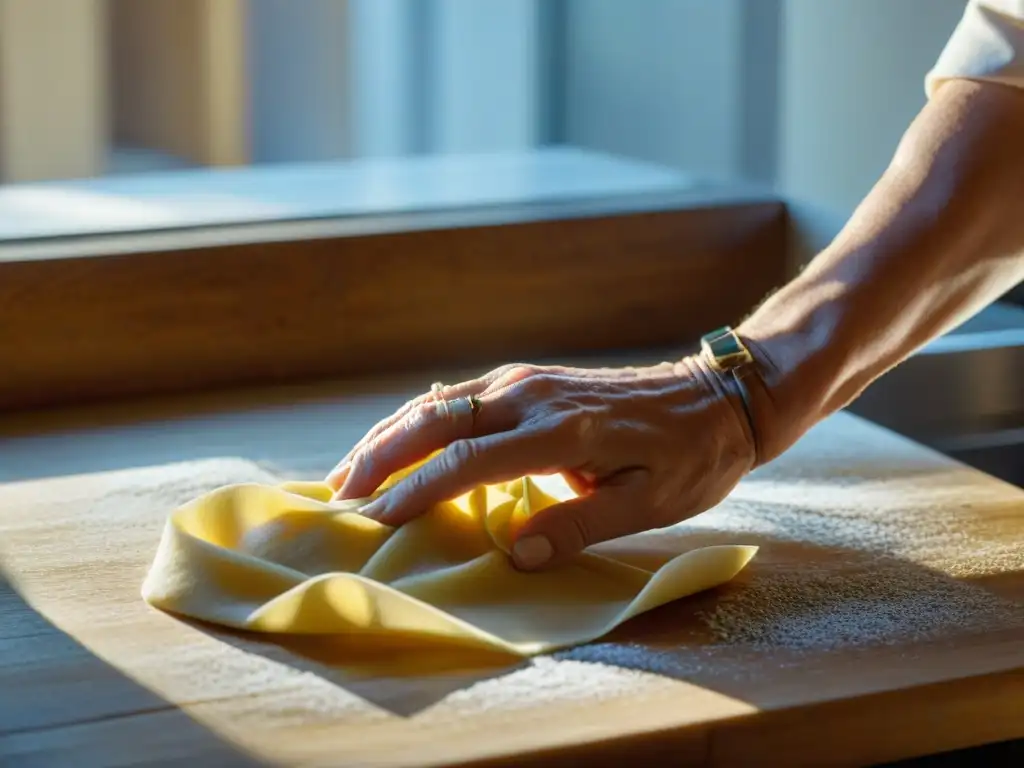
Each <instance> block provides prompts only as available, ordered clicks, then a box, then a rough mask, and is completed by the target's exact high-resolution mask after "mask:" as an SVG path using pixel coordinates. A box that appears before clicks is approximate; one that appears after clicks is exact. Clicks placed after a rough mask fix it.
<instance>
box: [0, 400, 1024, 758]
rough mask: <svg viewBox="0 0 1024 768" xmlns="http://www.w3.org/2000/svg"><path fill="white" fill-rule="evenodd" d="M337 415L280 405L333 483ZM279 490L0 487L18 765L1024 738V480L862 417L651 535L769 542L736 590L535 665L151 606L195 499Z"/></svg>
mask: <svg viewBox="0 0 1024 768" xmlns="http://www.w3.org/2000/svg"><path fill="white" fill-rule="evenodd" d="M318 407H320V406H318ZM388 408H390V405H389V406H388ZM318 413H319V416H318V417H317V419H315V420H311V419H310V417H309V412H308V411H307V412H303V411H302V409H301V408H300V409H296V410H293V411H289V412H282V411H280V410H275V411H274V413H273V415H272V416H269V417H266V418H270V419H272V420H273V424H274V426H273V427H272V428H270V429H268V430H267V433H268V434H271V433H272V434H274V435H275V436H277V437H278V438H280V440H282V441H283V442H285V443H287V444H289V445H294V446H296V447H295V448H294V449H293V451H292V452H293V453H294V454H295V458H296V462H295V466H300V465H301V466H304V467H306V468H307V469H309V470H310V471H311V472H312V473H314V474H322V472H323V471H325V469H326V466H320V464H323V462H324V459H323V458H321V459H319V460H317V459H309V460H306V461H304V460H303V459H302V456H301V455H300V454H301V453H302V445H303V444H304V443H303V439H305V440H306V441H307V443H306V445H307V446H308V449H309V455H310V456H322V452H323V451H322V449H323V446H322V445H316V443H317V440H318V439H320V438H318V437H317V436H316V435H318V434H321V435H322V430H323V429H325V427H323V425H324V424H326V423H329V421H323V420H322V417H323V416H324V415H325V414H324V412H323V411H319V412H318ZM378 415H379V414H376V413H374V414H367V419H370V420H372V418H376V417H377V416H378ZM371 417H372V418H371ZM339 418H340V417H339ZM314 421H315V423H316V424H317V425H320V426H317V427H315V428H314V427H311V424H313V423H314ZM251 423H254V422H251ZM335 423H336V422H335ZM165 429H166V432H165V434H166V435H168V440H173V439H176V438H174V435H175V434H177V435H178V436H179V437H180V435H181V434H191V435H192V436H193V442H194V444H195V446H196V454H197V455H202V449H201V448H200V446H202V445H209V443H208V442H207V443H204V442H203V441H204V439H205V438H207V437H208V438H210V439H214V438H213V437H212V435H213V434H214V432H213V431H211V432H209V433H201V431H202V429H203V427H202V426H199V425H197V423H192V424H191V425H186V426H185V427H183V428H182V429H183V430H184V432H181V431H179V432H177V433H175V432H174V431H173V428H171V427H165ZM318 430H320V431H318ZM130 432H131V430H127V431H125V432H124V433H123V434H122V437H121V440H122V442H121V445H122V447H123V448H126V449H130V448H131V446H132V445H137V446H138V450H139V451H140V452H143V453H144V448H143V444H144V442H145V441H144V440H142V438H140V436H139V434H138V433H136V434H135V435H134V436H133V435H132V434H130ZM147 434H150V435H151V434H152V428H150V432H149V433H147ZM217 434H220V433H219V432H218V433H217ZM303 436H305V437H303ZM250 438H251V435H250ZM23 439H24V440H25V441H26V442H25V443H24V444H25V445H26V446H28V445H29V444H30V442H31V439H30V438H29V437H25V438H23ZM32 439H34V438H32ZM79 439H80V442H78V443H75V445H76V446H77V450H80V451H82V452H88V451H89V450H90V449H89V446H94V447H96V450H99V448H98V446H100V445H101V444H105V443H104V441H108V440H109V439H110V435H109V434H107V433H104V434H103V435H97V434H92V435H91V436H82V437H80V438H79ZM89 440H92V441H93V442H91V443H90V442H89ZM133 440H136V441H137V442H136V443H133V442H132V441H133ZM83 441H84V442H83ZM289 441H290V442H289ZM12 445H13V444H12V443H11V442H10V441H8V442H7V443H6V444H5V445H4V446H3V451H4V452H6V453H2V454H0V455H4V456H6V457H7V458H10V457H11V456H13V454H12V453H11V452H10V451H11V450H12ZM31 445H32V446H34V447H33V448H32V450H35V451H37V452H38V451H39V450H40V446H41V445H44V446H45V445H49V446H50V447H51V448H54V450H56V449H57V448H59V447H60V446H58V445H57V443H53V442H50V443H45V442H44V443H39V442H32V443H31ZM221 447H224V446H223V445H221ZM64 448H67V446H66V445H65V446H64ZM62 450H63V449H62ZM68 450H70V449H68ZM57 453H58V454H59V451H57ZM238 454H239V455H245V456H247V457H252V458H258V457H260V456H261V455H263V454H260V453H259V452H258V451H256V450H254V451H250V452H245V451H242V450H239V451H238ZM140 455H141V454H140ZM181 455H187V451H184V450H183V451H182V454H181ZM318 461H319V462H320V463H319V464H318ZM60 472H61V466H56V467H55V468H54V474H55V475H60ZM276 479H277V478H276V477H275V476H274V475H271V474H269V472H268V471H267V470H266V469H264V468H261V466H259V465H257V464H255V463H253V462H252V461H249V460H245V459H204V460H201V461H192V462H184V463H176V464H171V465H163V466H157V467H149V468H140V469H128V470H120V471H113V472H100V473H92V474H79V475H67V476H54V477H49V478H43V479H34V480H28V481H22V482H9V483H7V484H4V485H0V568H2V576H0V765H75V766H87V765H137V764H145V763H146V762H149V761H152V762H157V763H160V764H167V763H176V762H180V763H182V764H186V763H187V764H190V765H206V764H216V765H232V764H238V765H279V764H304V765H344V766H350V765H351V766H356V765H373V766H405V765H410V766H411V765H416V766H430V765H453V764H459V765H462V764H473V765H478V764H488V765H489V764H492V763H493V764H502V765H505V764H507V765H515V766H523V765H532V764H544V765H576V764H580V765H604V764H607V765H617V764H623V763H625V762H628V763H633V762H641V761H643V760H654V761H655V762H656V763H657V762H661V763H664V764H672V765H688V764H693V765H699V764H707V765H752V764H758V765H772V764H778V765H858V764H866V763H872V762H878V761H883V760H891V759H896V758H900V757H905V756H911V755H917V754H925V753H932V752H937V751H941V750H946V749H952V748H957V747H961V746H968V745H972V744H978V743H984V742H992V741H997V740H1002V739H1009V738H1020V737H1024V491H1021V490H1019V489H1017V488H1014V487H1012V486H1010V485H1008V484H1005V483H1002V482H999V481H997V480H994V479H992V478H990V477H988V476H985V475H983V474H981V473H978V472H976V471H974V470H971V469H968V468H966V467H963V466H961V465H958V464H956V463H954V462H952V461H949V460H947V459H945V458H943V457H941V456H939V455H937V454H934V453H932V452H930V451H928V450H926V449H924V448H922V447H920V446H918V445H916V444H914V443H911V442H909V441H907V440H904V439H902V438H899V437H896V436H894V435H892V434H891V433H888V432H886V431H884V430H882V429H879V428H877V427H874V426H872V425H869V424H867V423H866V422H863V421H860V420H858V419H856V418H854V417H852V416H849V415H845V414H840V415H838V416H836V417H834V418H832V419H830V420H829V421H827V422H825V423H823V424H822V425H820V426H819V427H818V428H816V429H815V430H813V431H812V432H811V433H810V434H809V435H807V437H806V438H805V439H804V440H803V441H801V443H800V444H799V445H798V446H797V447H796V448H795V449H794V450H793V451H791V452H790V453H789V454H787V455H786V456H785V457H783V458H782V459H780V460H779V461H778V462H776V463H774V464H773V465H771V466H769V467H766V468H764V469H762V470H760V471H759V472H757V473H755V474H754V475H753V476H752V477H750V478H749V479H747V480H746V481H745V482H744V483H742V484H741V486H740V487H739V488H738V489H737V490H736V492H735V493H734V494H733V495H732V496H731V497H730V498H729V499H728V500H727V501H726V502H725V503H723V504H722V505H721V506H720V507H719V508H717V509H716V510H713V511H712V512H710V513H708V514H706V515H704V516H701V517H699V518H697V519H695V520H693V521H690V522H689V523H686V524H684V525H682V526H679V527H678V528H677V529H673V530H669V531H663V532H658V533H657V534H651V535H650V538H651V539H652V540H653V541H654V542H656V543H658V544H659V546H664V547H665V548H666V549H669V550H672V551H675V550H685V549H687V548H690V547H693V546H697V545H699V544H708V543H715V542H736V543H754V544H758V545H760V547H761V549H760V552H759V554H758V556H757V557H756V559H755V560H754V562H753V563H752V565H751V566H750V567H749V569H748V571H747V572H745V573H744V574H743V575H742V576H741V578H739V579H738V580H737V581H736V582H734V583H732V584H730V585H728V586H727V587H725V588H721V589H718V590H715V591H713V592H709V593H705V594H704V595H701V596H698V597H696V598H693V599H689V600H684V601H680V602H678V603H675V604H672V605H669V606H666V607H664V608H662V609H659V610H657V611H655V612H652V613H650V614H647V615H645V616H642V617H640V618H638V619H636V620H634V621H633V622H630V623H629V624H627V625H626V626H624V627H623V628H622V629H621V630H619V631H617V632H616V633H615V634H614V635H613V636H609V637H608V638H606V639H605V640H604V641H602V642H599V643H595V644H592V645H589V646H585V647H582V648H577V649H573V650H569V651H565V652H561V653H558V654H555V655H553V656H548V657H542V658H537V659H533V660H532V661H528V662H515V661H512V660H509V659H505V658H496V657H480V656H476V655H470V654H467V653H465V652H441V651H436V650H435V651H431V652H427V651H420V652H409V651H403V652H398V651H395V650H389V649H381V648H376V649H365V648H359V647H352V646H346V645H344V644H338V643H334V644H332V643H317V642H309V643H305V644H298V643H295V642H291V643H286V642H281V643H274V642H269V641H268V640H267V638H256V637H252V636H244V635H240V634H229V633H225V632H222V631H219V630H217V629H215V628H211V627H205V626H198V625H193V624H188V623H185V622H182V621H179V620H176V619H173V618H171V617H169V616H166V615H163V614H161V613H159V612H157V611H154V610H152V609H150V608H149V607H148V606H146V605H145V604H144V603H143V602H142V601H141V599H140V598H139V587H140V584H141V582H142V579H143V576H144V574H145V572H146V569H147V567H148V565H149V562H150V559H151V558H152V555H153V552H154V548H155V547H156V544H157V541H158V539H159V533H160V529H161V526H162V524H163V521H164V519H165V517H166V515H167V514H168V512H169V511H170V510H171V509H172V508H173V507H174V506H175V505H176V504H178V503H181V502H183V501H185V500H187V499H189V498H192V497H194V496H195V495H197V494H199V493H201V492H203V491H205V490H207V489H211V488H213V487H216V486H218V485H221V484H224V483H228V482H237V481H251V480H255V481H267V482H274V481H276ZM567 610H569V608H567Z"/></svg>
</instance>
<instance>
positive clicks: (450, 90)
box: [0, 0, 1024, 483]
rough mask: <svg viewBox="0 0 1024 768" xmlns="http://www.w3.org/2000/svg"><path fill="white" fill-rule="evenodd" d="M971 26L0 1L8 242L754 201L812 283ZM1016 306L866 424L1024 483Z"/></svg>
mask: <svg viewBox="0 0 1024 768" xmlns="http://www.w3.org/2000/svg"><path fill="white" fill-rule="evenodd" d="M964 6H965V0H0V245H2V244H3V243H4V242H6V245H7V246H8V253H13V254H14V255H15V257H16V256H17V252H18V251H17V250H14V251H11V250H10V248H12V247H13V248H15V249H16V248H17V247H19V245H18V244H19V243H24V242H27V241H32V240H38V239H40V238H54V237H62V238H66V237H69V236H70V237H74V236H78V235H85V234H96V233H119V232H144V231H150V230H168V229H170V230H175V229H176V228H189V227H197V226H204V225H214V224H218V225H223V224H235V223H246V222H248V223H253V222H267V221H279V220H290V219H306V218H316V217H337V216H367V215H380V214H391V213H401V212H410V211H422V210H439V209H440V210H444V209H466V208H472V207H480V206H495V205H504V204H534V203H538V202H540V203H543V202H545V201H551V200H556V201H557V200H570V201H571V200H580V199H585V198H598V199H601V198H610V197H621V196H622V195H634V196H643V195H646V194H655V193H661V192H665V191H672V190H679V189H689V190H691V191H695V192H696V193H697V198H698V199H700V195H701V194H706V195H707V196H708V197H707V199H708V200H712V199H713V198H714V196H715V195H717V196H719V199H722V196H725V197H726V198H728V196H729V195H730V194H732V193H737V194H738V193H740V192H741V191H742V192H743V194H749V193H750V191H751V190H754V191H756V192H757V193H764V194H768V195H771V196H773V197H777V198H779V199H781V200H783V201H784V202H785V204H786V206H787V209H788V211H789V218H790V220H791V227H792V235H793V241H794V243H795V244H796V246H797V249H796V250H798V251H799V258H808V257H810V256H811V255H813V253H814V252H815V251H816V250H817V249H818V248H820V247H821V246H822V245H824V244H825V243H826V242H827V241H828V240H829V239H831V238H832V237H833V236H834V235H835V234H836V232H837V231H838V230H839V228H840V227H841V226H842V224H843V222H844V221H845V220H846V218H847V217H848V216H849V214H850V213H851V212H852V210H853V208H854V207H855V206H856V204H857V203H858V201H859V200H860V199H861V197H862V196H863V195H864V194H865V193H866V192H867V191H868V189H869V188H870V187H871V185H872V184H873V183H874V181H875V180H876V179H877V177H878V176H879V174H880V173H881V172H882V170H883V169H884V167H885V165H886V163H887V162H888V160H889V158H890V156H891V154H892V152H893V150H894V148H895V146H896V144H897V142H898V140H899V138H900V135H901V134H902V132H903V131H904V130H905V128H906V126H907V124H908V123H909V121H910V120H911V119H912V117H913V116H914V114H915V113H916V112H917V111H918V110H919V109H920V108H921V106H922V105H923V104H924V101H925V95H924V86H923V79H924V76H925V73H926V72H927V71H928V69H929V68H930V67H931V66H932V64H933V62H934V61H935V60H936V58H937V56H938V55H939V53H940V51H941V50H942V48H943V45H944V44H945V41H946V40H947V38H948V37H949V35H950V34H951V32H952V31H953V29H954V27H955V26H956V24H957V21H958V20H959V18H960V16H961V14H962V13H963V10H964ZM0 256H2V254H0ZM751 258H756V254H751ZM1022 303H1024V301H1022V296H1021V290H1020V289H1019V288H1018V289H1017V291H1016V293H1015V294H1013V295H1011V296H1008V297H1006V300H1005V301H1003V302H1001V303H1000V304H998V305H996V306H994V307H992V308H990V309H989V310H987V311H986V312H984V313H983V314H982V315H981V316H979V317H977V318H975V319H973V320H971V321H970V322H969V323H967V324H965V325H964V326H963V327H961V328H960V329H958V330H957V331H956V332H954V333H953V334H951V335H950V336H949V337H947V338H944V339H940V340H939V341H938V342H937V343H936V344H933V345H931V346H930V347H929V348H928V349H926V350H924V352H922V354H920V355H918V356H916V357H915V358H914V359H913V360H912V361H910V362H908V363H907V364H905V365H903V366H901V367H900V368H899V369H897V371H895V372H893V373H892V374H890V375H889V376H887V377H885V379H884V380H883V381H882V382H879V383H878V384H877V385H875V386H873V387H872V388H871V389H870V390H869V391H868V392H867V393H866V394H865V396H864V397H863V398H861V400H859V401H858V403H857V404H856V405H855V406H854V408H855V410H857V411H858V412H860V413H862V414H864V415H866V416H869V417H870V418H873V419H875V420H876V421H878V422H880V423H883V424H886V425H888V426H891V427H893V428H895V429H898V430H900V431H902V432H904V433H906V434H909V435H911V436H912V437H915V438H916V439H919V440H922V441H925V442H927V443H929V444H931V445H934V446H935V447H938V448H940V449H941V450H944V451H946V452H948V453H951V454H952V455H955V456H958V457H960V458H964V459H965V460H967V461H969V462H971V463H974V464H976V465H977V466H979V467H981V468H983V469H987V470H990V471H992V472H995V473H997V474H1000V475H1001V476H1003V477H1006V478H1008V479H1014V480H1016V481H1017V482H1022V483H1024V461H1022V460H1021V457H1022V455H1024V394H1022V392H1024V390H1022V388H1021V387H1020V383H1019V382H1020V380H1021V378H1022V377H1024V309H1022V308H1021V306H1019V305H1020V304H1022ZM936 382H943V384H942V386H937V385H936Z"/></svg>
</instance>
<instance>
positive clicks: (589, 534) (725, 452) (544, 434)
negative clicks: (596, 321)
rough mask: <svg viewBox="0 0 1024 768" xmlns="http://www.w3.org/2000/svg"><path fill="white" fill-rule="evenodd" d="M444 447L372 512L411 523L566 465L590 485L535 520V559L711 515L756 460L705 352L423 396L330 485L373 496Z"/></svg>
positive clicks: (516, 376)
mask: <svg viewBox="0 0 1024 768" xmlns="http://www.w3.org/2000/svg"><path fill="white" fill-rule="evenodd" d="M438 394H441V395H443V397H444V399H445V401H446V402H447V403H448V404H449V406H451V404H452V403H453V402H454V401H455V400H456V399H457V398H465V397H466V396H468V395H474V396H476V397H478V398H479V404H480V408H479V410H478V412H477V413H476V414H475V415H473V414H472V413H471V412H470V409H469V408H454V407H449V408H447V409H446V408H444V407H442V403H441V401H440V398H439V397H438ZM446 413H447V415H446ZM459 414H461V415H459ZM440 449H443V450H440ZM438 450H440V452H439V453H438V454H437V455H436V456H434V457H433V458H431V459H430V460H429V461H427V462H426V463H424V464H423V465H422V466H421V467H419V468H418V469H416V470H415V471H414V472H412V473H411V474H410V475H409V476H408V477H406V478H404V479H402V480H400V481H399V482H398V483H397V484H396V485H395V486H394V487H392V488H390V489H388V490H386V491H385V492H384V493H383V494H381V495H380V496H379V497H378V498H377V499H375V500H374V501H372V502H371V503H370V504H368V505H367V506H366V507H364V508H363V514H365V515H367V516H369V517H372V518H374V519H376V520H378V521H380V522H382V523H385V524H387V525H393V526H398V525H401V524H403V523H405V522H407V521H409V520H411V519H412V518H414V517H416V516H418V515H419V514H421V513H423V512H424V511H426V510H427V509H429V508H430V507H431V506H432V505H434V504H436V503H439V502H441V501H445V500H448V499H454V498H456V497H458V496H460V495H462V494H463V493H466V492H467V491H469V490H471V489H472V488H474V487H476V486H478V485H481V484H490V483H498V482H504V481H507V480H514V479H516V478H518V477H521V476H523V475H529V474H554V473H559V472H560V473H562V474H563V476H565V478H566V480H567V481H568V482H569V484H570V485H571V486H572V487H573V489H574V490H575V491H576V492H577V494H578V496H577V497H576V498H573V499H570V500H567V501H565V502H562V503H559V504H556V505H554V506H551V507H549V508H547V509H545V510H543V511H542V512H540V513H538V514H537V515H535V516H534V517H533V518H531V519H530V520H529V521H528V522H527V523H526V524H525V526H524V528H523V529H522V531H521V532H520V533H519V535H518V537H517V540H516V544H515V546H514V548H513V559H514V561H515V563H516V565H517V567H519V568H521V569H524V570H532V569H537V568H542V567H551V566H555V565H558V564H560V563H564V562H565V561H566V560H568V559H570V558H571V557H572V556H573V555H575V554H577V553H579V552H580V551H582V550H583V549H584V548H586V547H588V546H591V545H593V544H597V543H599V542H602V541H607V540H610V539H615V538H619V537H620V536H625V535H628V534H631V533H637V532H640V531H645V530H649V529H652V528H661V527H665V526H668V525H671V524H673V523H676V522H679V521H680V520H684V519H686V518H689V517H692V516H693V515H696V514H699V513H700V512H703V511H705V510H707V509H709V508H711V507H713V506H714V505H716V504H718V503H719V502H720V501H721V500H722V499H724V498H725V496H726V495H727V494H728V493H729V492H730V491H731V490H732V489H733V488H734V487H735V485H736V483H738V482H739V480H740V479H741V478H742V477H743V476H744V475H745V474H746V473H747V472H748V471H749V470H750V469H751V468H752V467H753V466H754V463H755V449H754V443H753V437H752V435H751V433H750V428H749V425H748V424H747V423H746V421H745V419H744V415H743V411H742V406H741V405H739V404H737V403H736V401H735V399H734V396H732V395H729V394H728V393H727V392H726V390H725V388H724V386H723V382H722V380H721V379H719V378H718V376H717V375H716V374H715V373H713V372H712V371H711V370H710V369H709V368H708V367H707V364H706V363H705V362H704V360H703V359H702V358H699V357H694V358H686V359H684V360H683V361H682V362H679V363H676V364H670V363H663V364H661V365H657V366H652V367H649V368H639V369H633V368H625V369H578V368H563V367H553V366H532V365H508V366H504V367H502V368H498V369H496V370H494V371H491V372H490V373H488V374H486V375H485V376H482V377H480V378H478V379H474V380H472V381H467V382H463V383H461V384H457V385H455V386H451V387H445V388H444V389H443V391H441V392H440V393H434V392H431V393H427V394H425V395H422V396H420V397H418V398H416V399H415V400H412V401H410V402H409V403H407V404H406V405H405V406H403V407H402V408H401V409H399V410H398V411H397V412H396V413H394V414H393V415H391V416H389V417H388V418H386V419H384V420H383V421H381V422H380V423H379V424H377V425H376V426H375V427H374V428H373V429H371V430H370V432H369V433H368V434H367V435H366V436H365V437H364V438H363V439H362V440H361V441H360V442H359V443H358V444H356V446H355V447H353V449H352V450H351V451H350V452H349V454H348V455H347V456H346V457H345V458H344V459H342V461H341V462H339V464H338V466H337V467H336V468H335V469H334V470H333V471H332V472H331V474H330V475H329V476H328V477H327V483H328V484H330V485H331V487H332V488H334V489H336V491H337V492H336V494H335V498H336V499H351V498H360V497H365V496H369V495H370V494H372V493H373V492H374V491H375V490H376V489H377V488H378V487H379V486H380V484H381V483H382V482H383V481H384V480H386V479H387V478H388V477H389V476H390V475H391V474H392V473H394V472H396V471H398V470H401V469H404V468H406V467H408V466H409V465H411V464H414V463H416V462H418V461H421V460H423V459H424V458H426V457H428V456H430V455H431V454H433V453H435V452H436V451H438Z"/></svg>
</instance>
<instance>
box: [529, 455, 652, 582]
mask: <svg viewBox="0 0 1024 768" xmlns="http://www.w3.org/2000/svg"><path fill="white" fill-rule="evenodd" d="M630 475H631V477H629V478H628V479H626V480H625V481H624V482H621V483H617V484H615V485H604V486H599V487H598V489H597V490H596V491H594V492H593V493H591V494H589V495H587V496H578V497H577V498H575V499H569V500H568V501H564V502H561V503H559V504H554V505H552V506H550V507H547V508H546V509H543V510H541V511H540V512H538V513H537V514H536V515H534V516H533V517H532V518H530V520H528V521H527V522H526V524H525V525H524V526H523V528H522V530H521V531H520V532H519V535H518V536H517V537H516V543H515V545H514V546H513V548H512V559H513V561H514V562H515V564H516V567H518V568H520V569H521V570H524V571H534V570H546V569H548V568H553V567H556V566H558V565H562V564H564V563H566V562H568V561H569V560H571V559H572V558H573V557H574V556H576V555H578V554H579V553H580V552H582V551H583V550H584V549H586V548H587V547H589V546H592V545H594V544H599V543H600V542H602V541H610V540H611V539H617V538H619V537H621V536H628V535H629V534H631V533H637V532H638V531H640V530H645V529H646V528H648V527H649V524H648V523H647V522H646V520H647V518H648V517H649V516H648V515H645V514H643V513H642V508H643V504H644V497H645V494H644V492H643V491H644V482H643V480H644V476H645V473H644V472H643V471H636V472H633V473H630Z"/></svg>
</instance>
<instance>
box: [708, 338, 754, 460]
mask: <svg viewBox="0 0 1024 768" xmlns="http://www.w3.org/2000/svg"><path fill="white" fill-rule="evenodd" d="M700 349H701V354H702V355H703V357H704V360H705V361H706V362H707V364H708V365H709V366H710V367H711V370H713V371H714V372H715V373H717V374H719V375H721V376H722V377H723V378H724V379H731V380H732V381H734V382H735V384H736V391H737V392H738V393H739V399H740V402H741V403H742V405H743V412H744V413H745V414H746V417H747V423H748V424H749V425H750V434H751V435H752V436H753V438H754V452H755V454H756V456H757V460H758V461H760V459H761V457H762V450H761V442H760V440H759V438H758V430H757V423H756V421H755V420H754V407H753V403H752V402H751V397H750V390H749V389H748V388H747V383H746V381H745V380H744V379H745V377H747V376H751V375H756V364H755V360H754V356H753V355H751V354H750V350H749V349H747V345H746V344H744V343H743V339H741V338H740V337H739V335H738V334H737V333H736V331H734V330H733V329H732V328H731V327H730V326H728V325H726V326H723V327H721V328H718V329H717V330H714V331H711V333H706V334H704V335H703V336H701V339H700Z"/></svg>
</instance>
